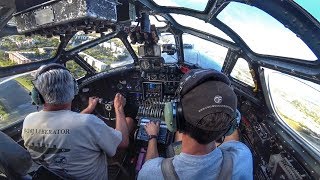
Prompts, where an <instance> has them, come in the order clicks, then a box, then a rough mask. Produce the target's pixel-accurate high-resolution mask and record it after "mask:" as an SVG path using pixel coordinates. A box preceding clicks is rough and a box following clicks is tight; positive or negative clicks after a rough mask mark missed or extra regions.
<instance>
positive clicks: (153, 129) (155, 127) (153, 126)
mask: <svg viewBox="0 0 320 180" xmlns="http://www.w3.org/2000/svg"><path fill="white" fill-rule="evenodd" d="M144 128H145V130H146V132H147V134H148V135H149V136H151V135H156V136H157V135H158V133H159V129H160V123H159V121H158V122H157V123H154V122H153V121H151V122H149V123H148V124H146V125H145V126H144Z"/></svg>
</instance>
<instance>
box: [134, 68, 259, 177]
mask: <svg viewBox="0 0 320 180" xmlns="http://www.w3.org/2000/svg"><path fill="white" fill-rule="evenodd" d="M214 76H219V77H218V78H214ZM188 81H189V82H188ZM190 81H195V82H190ZM180 85H181V89H180V92H178V95H179V96H180V102H181V106H182V115H183V121H182V120H181V124H182V126H181V127H180V129H179V127H178V130H179V131H180V132H182V147H181V153H180V154H179V155H176V156H174V157H173V160H172V161H171V162H170V163H168V164H166V163H164V162H165V161H164V159H163V158H161V157H158V150H157V140H156V138H153V137H156V136H157V134H158V132H159V126H158V124H154V123H149V124H147V125H146V127H145V128H146V131H147V133H148V135H149V137H150V138H149V142H148V150H147V154H146V162H145V164H144V165H143V166H142V169H141V171H140V172H139V175H138V179H139V180H143V179H201V180H203V179H246V180H248V179H253V165H252V154H251V152H250V150H249V148H248V147H247V146H246V145H244V144H243V143H241V142H239V134H238V130H235V131H234V132H233V133H232V134H231V135H230V136H227V137H226V138H224V137H225V134H226V133H227V132H228V131H229V130H230V129H231V124H232V122H233V121H234V119H235V116H236V108H237V97H236V95H235V93H234V91H233V90H232V88H231V87H230V81H229V79H228V78H227V77H226V76H225V75H223V74H222V73H220V72H211V71H208V70H202V71H201V70H200V71H199V70H192V71H191V72H190V73H188V74H186V75H185V76H184V77H183V78H182V80H181V83H180ZM177 121H178V120H177ZM220 139H224V141H223V143H222V144H221V145H220V144H218V143H217V144H216V141H217V140H220ZM218 145H219V147H217V146H218ZM166 160H168V159H166ZM167 162H168V161H167ZM162 163H164V164H165V165H167V166H164V165H163V164H162ZM172 165H173V166H172ZM166 167H169V170H171V173H168V171H166V170H165V169H166ZM167 169H168V168H167ZM170 175H171V176H170ZM165 177H167V178H165ZM168 177H170V178H168Z"/></svg>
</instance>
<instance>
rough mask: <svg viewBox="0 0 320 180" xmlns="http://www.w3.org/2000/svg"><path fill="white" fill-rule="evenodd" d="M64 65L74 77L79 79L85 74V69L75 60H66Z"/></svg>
mask: <svg viewBox="0 0 320 180" xmlns="http://www.w3.org/2000/svg"><path fill="white" fill-rule="evenodd" d="M66 67H67V68H68V69H69V71H70V72H71V74H72V75H73V77H74V78H76V79H79V78H81V77H83V76H85V75H86V73H87V72H86V71H85V70H84V69H83V68H82V67H81V66H80V65H79V64H77V63H76V62H75V61H73V60H69V61H67V62H66Z"/></svg>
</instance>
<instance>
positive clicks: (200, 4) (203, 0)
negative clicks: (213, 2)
mask: <svg viewBox="0 0 320 180" xmlns="http://www.w3.org/2000/svg"><path fill="white" fill-rule="evenodd" d="M154 2H155V3H157V4H158V5H160V6H172V7H185V8H189V9H193V10H197V11H204V9H205V8H206V6H207V4H208V0H188V1H185V0H175V1H172V0H154Z"/></svg>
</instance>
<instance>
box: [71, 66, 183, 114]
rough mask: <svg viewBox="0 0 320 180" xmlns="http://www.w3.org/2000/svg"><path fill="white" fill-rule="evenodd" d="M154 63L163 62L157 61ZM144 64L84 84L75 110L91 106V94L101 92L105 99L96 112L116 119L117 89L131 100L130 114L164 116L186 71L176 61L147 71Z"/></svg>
mask: <svg viewBox="0 0 320 180" xmlns="http://www.w3.org/2000/svg"><path fill="white" fill-rule="evenodd" d="M150 63H155V64H156V65H157V64H159V63H158V62H156V61H150ZM141 66H142V65H141V64H140V66H139V67H135V68H131V69H127V70H123V69H122V70H121V71H119V72H115V73H113V74H112V75H109V76H107V77H105V78H101V75H99V76H97V77H99V79H98V78H97V80H96V81H94V80H93V81H92V82H91V83H89V84H88V85H85V86H83V87H81V88H80V92H81V93H79V95H78V96H77V97H76V98H75V100H74V101H76V102H78V103H73V105H74V106H73V110H75V111H79V112H80V110H81V109H84V108H85V107H86V106H87V101H88V97H90V96H97V97H100V98H101V100H100V101H99V102H100V105H98V106H99V107H97V108H96V112H95V114H96V115H97V116H98V117H100V118H102V119H103V120H115V114H114V109H113V99H114V96H115V94H116V93H121V94H122V95H124V96H125V97H126V100H127V101H126V107H125V113H126V115H127V116H130V117H132V118H133V119H137V120H139V118H140V117H151V118H162V116H163V106H164V104H165V102H169V101H171V100H173V99H174V98H175V91H176V89H177V87H178V85H179V81H180V78H181V77H182V76H183V73H182V72H181V71H180V69H179V68H178V67H177V66H176V65H174V64H163V65H161V68H160V69H154V70H153V71H151V70H148V71H145V70H144V69H143V68H145V67H141ZM152 67H155V65H153V66H152ZM105 107H108V108H105ZM110 107H112V108H110Z"/></svg>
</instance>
